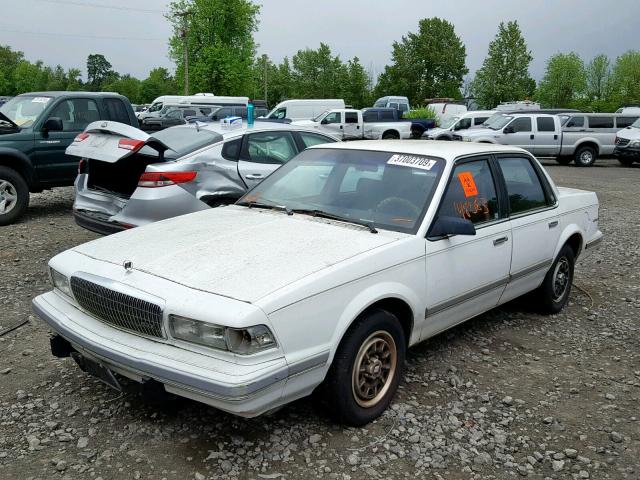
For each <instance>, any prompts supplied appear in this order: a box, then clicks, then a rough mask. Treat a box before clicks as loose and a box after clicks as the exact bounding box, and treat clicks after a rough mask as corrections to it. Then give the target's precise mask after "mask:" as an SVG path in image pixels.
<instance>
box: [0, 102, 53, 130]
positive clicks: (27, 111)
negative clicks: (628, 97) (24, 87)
mask: <svg viewBox="0 0 640 480" xmlns="http://www.w3.org/2000/svg"><path fill="white" fill-rule="evenodd" d="M50 101H51V97H27V96H22V95H21V96H19V97H14V98H12V99H11V100H9V101H8V102H7V103H5V104H4V105H2V107H0V112H2V114H3V115H4V116H6V117H7V118H8V119H9V120H11V121H12V122H13V123H15V124H16V125H18V126H19V127H30V126H31V125H33V123H34V122H35V121H36V120H37V119H38V117H39V116H40V114H41V113H42V112H43V110H44V109H45V108H46V107H47V105H48V104H49V102H50Z"/></svg>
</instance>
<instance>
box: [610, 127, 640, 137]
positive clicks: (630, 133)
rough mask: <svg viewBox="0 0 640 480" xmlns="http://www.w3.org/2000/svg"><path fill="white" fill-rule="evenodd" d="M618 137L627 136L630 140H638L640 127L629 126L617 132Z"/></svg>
mask: <svg viewBox="0 0 640 480" xmlns="http://www.w3.org/2000/svg"><path fill="white" fill-rule="evenodd" d="M616 137H618V138H625V139H628V140H638V139H640V128H636V127H627V128H623V129H622V130H620V131H618V133H616Z"/></svg>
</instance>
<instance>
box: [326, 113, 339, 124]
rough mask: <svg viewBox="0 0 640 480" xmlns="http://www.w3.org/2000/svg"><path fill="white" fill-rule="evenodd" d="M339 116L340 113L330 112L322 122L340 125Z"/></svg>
mask: <svg viewBox="0 0 640 480" xmlns="http://www.w3.org/2000/svg"><path fill="white" fill-rule="evenodd" d="M341 117H342V116H341V115H340V112H332V113H330V114H329V115H327V116H326V117H324V122H325V123H340V119H341Z"/></svg>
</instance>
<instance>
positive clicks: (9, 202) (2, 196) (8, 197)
mask: <svg viewBox="0 0 640 480" xmlns="http://www.w3.org/2000/svg"><path fill="white" fill-rule="evenodd" d="M17 201H18V192H17V191H16V187H15V186H14V185H13V184H12V183H11V182H9V181H7V180H2V179H0V215H5V214H7V213H9V212H10V211H11V210H13V208H14V207H15V206H16V204H17Z"/></svg>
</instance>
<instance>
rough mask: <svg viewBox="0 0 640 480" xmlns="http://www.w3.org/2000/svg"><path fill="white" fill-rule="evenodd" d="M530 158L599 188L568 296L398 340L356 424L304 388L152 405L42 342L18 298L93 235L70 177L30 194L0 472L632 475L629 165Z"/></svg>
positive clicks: (343, 478)
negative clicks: (236, 401)
mask: <svg viewBox="0 0 640 480" xmlns="http://www.w3.org/2000/svg"><path fill="white" fill-rule="evenodd" d="M544 163H545V165H546V166H547V167H548V170H549V171H550V172H551V175H552V176H553V177H554V179H555V180H556V181H557V182H558V183H559V184H560V185H564V186H571V187H577V188H585V189H595V190H596V191H597V192H598V196H599V198H600V203H601V210H600V228H601V229H602V231H603V232H604V233H605V240H604V242H603V243H602V244H601V246H600V248H599V250H598V251H596V252H595V253H594V254H592V256H590V257H588V258H586V259H584V260H583V261H582V262H581V263H579V265H578V267H577V269H576V276H575V285H576V286H577V287H580V288H579V289H578V288H574V290H573V291H572V295H571V303H570V305H569V306H568V308H566V309H565V310H564V311H563V312H562V313H561V314H559V315H556V316H552V317H542V316H539V315H537V314H534V313H532V312H531V311H530V310H528V309H527V307H526V305H524V304H522V302H520V303H518V302H515V303H512V304H509V305H506V306H504V307H502V308H500V309H497V310H495V311H492V312H490V313H488V314H485V315H483V316H481V317H478V318H477V319H475V320H472V321H470V322H467V323H466V324H464V325H462V326H460V327H457V328H455V329H453V330H450V331H449V332H447V333H444V334H441V335H439V336H438V337H436V338H434V339H432V340H430V341H428V342H426V343H423V344H421V345H419V346H418V347H417V348H414V349H412V350H411V351H410V352H409V355H408V369H407V372H406V375H405V382H404V384H403V385H402V386H401V388H400V390H399V393H398V395H397V396H396V398H395V402H394V403H393V406H392V408H391V409H390V410H389V411H388V412H387V413H386V414H385V415H384V416H383V417H381V418H380V419H379V420H378V421H376V422H374V423H372V424H371V425H369V426H367V428H363V429H355V428H343V427H340V426H336V425H333V424H332V423H331V422H330V421H329V419H328V417H327V416H326V415H325V413H324V412H322V411H321V410H319V409H318V408H316V407H315V405H314V402H313V401H312V400H310V399H304V400H301V401H298V402H296V403H295V404H292V405H289V406H287V407H286V408H284V409H282V410H280V411H279V412H277V413H275V414H273V415H271V416H268V417H262V418H257V419H252V420H244V419H240V418H236V417H233V416H231V415H227V414H224V413H221V412H219V411H216V410H214V409H212V408H209V407H206V406H204V405H201V404H198V403H196V402H192V401H188V400H176V401H173V402H170V403H168V404H163V405H149V404H148V403H146V402H145V401H144V400H143V399H142V398H141V396H140V395H139V394H138V391H137V390H136V389H135V388H133V386H132V385H129V388H127V389H126V392H127V393H125V394H124V395H121V396H119V394H118V393H117V392H114V391H111V390H109V389H108V388H107V387H105V386H103V385H102V384H101V383H99V382H98V381H96V380H93V379H92V378H90V377H88V376H86V375H85V374H84V373H82V372H81V371H80V370H79V369H78V368H77V367H76V365H75V363H74V362H73V361H72V360H70V359H66V360H58V359H55V358H54V357H52V356H51V354H50V352H49V348H48V332H47V329H46V328H45V326H44V325H43V324H42V323H41V322H40V321H39V320H37V319H36V318H35V317H34V316H33V314H32V313H31V308H30V300H31V298H32V297H34V296H35V295H37V294H40V293H42V292H44V291H46V290H48V289H49V286H48V279H47V274H46V271H45V270H46V269H45V267H46V263H47V260H48V259H49V258H50V257H52V256H53V255H55V254H56V253H58V252H60V251H62V250H65V249H67V248H70V247H72V246H74V245H77V244H79V243H82V242H85V241H88V240H91V239H93V238H95V235H93V234H91V233H89V232H86V231H84V230H82V229H81V228H79V227H77V226H76V225H75V224H74V223H73V220H72V218H71V216H70V208H71V204H72V195H73V192H72V190H71V189H57V190H55V191H53V192H45V193H42V194H38V195H34V196H33V198H32V205H31V207H30V209H29V213H28V215H27V216H26V217H25V218H24V220H23V221H22V222H21V223H19V224H17V225H13V226H9V227H3V228H2V229H1V230H0V266H1V274H0V278H1V279H2V282H0V332H2V329H4V330H5V331H6V329H7V328H9V327H10V326H11V325H15V324H16V323H17V322H20V321H24V320H28V323H27V324H25V325H23V326H22V327H20V328H18V329H16V330H14V331H12V332H10V333H8V334H6V335H4V336H1V337H0V479H43V480H44V479H51V478H61V479H87V478H88V479H95V480H99V479H102V480H108V479H130V478H133V479H138V478H148V479H151V478H152V479H197V480H203V479H205V478H233V479H235V478H238V479H244V478H247V479H260V478H262V479H276V478H283V479H284V478H287V479H297V478H300V479H308V478H314V477H315V478H328V479H340V480H348V479H359V478H404V477H407V478H413V477H424V478H435V479H441V478H446V479H471V478H475V479H493V478H495V479H501V478H514V477H515V478H517V477H519V476H529V477H531V478H540V479H546V478H558V479H560V478H561V479H564V478H593V479H600V478H612V479H617V478H629V479H638V478H640V421H639V419H638V417H640V410H639V408H638V405H639V403H638V400H639V399H640V388H639V387H640V341H639V340H640V335H639V320H638V314H640V280H639V278H640V270H639V269H638V263H639V262H640V249H639V245H640V242H639V240H638V233H639V232H640V215H639V213H638V207H637V203H638V201H637V195H638V193H640V188H639V187H638V183H639V182H640V168H637V167H636V168H621V167H619V166H618V163H617V162H615V161H599V162H598V164H597V166H596V167H594V168H588V169H579V168H575V167H560V166H558V165H556V164H555V162H553V161H545V162H544ZM587 292H588V293H587Z"/></svg>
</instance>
